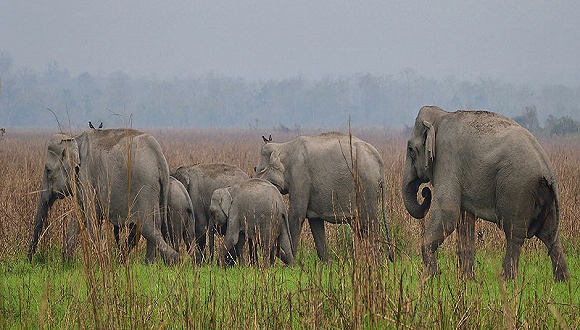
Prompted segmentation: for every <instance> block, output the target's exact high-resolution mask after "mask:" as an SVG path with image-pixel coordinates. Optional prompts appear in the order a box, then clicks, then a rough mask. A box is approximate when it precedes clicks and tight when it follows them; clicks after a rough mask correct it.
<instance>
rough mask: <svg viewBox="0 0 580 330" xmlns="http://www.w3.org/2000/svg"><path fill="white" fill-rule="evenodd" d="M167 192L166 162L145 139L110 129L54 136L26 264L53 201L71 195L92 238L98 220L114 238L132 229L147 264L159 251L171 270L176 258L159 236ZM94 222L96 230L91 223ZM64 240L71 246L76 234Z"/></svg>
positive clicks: (129, 131)
mask: <svg viewBox="0 0 580 330" xmlns="http://www.w3.org/2000/svg"><path fill="white" fill-rule="evenodd" d="M128 182H130V184H128ZM168 188H169V169H168V167H167V162H166V160H165V157H164V156H163V153H162V151H161V147H160V146H159V143H158V142H157V140H155V138H153V137H152V136H150V135H149V134H145V133H142V132H139V131H136V130H132V129H110V130H87V131H84V132H82V133H81V134H79V135H77V136H74V137H71V136H68V135H64V134H56V135H54V136H53V138H52V139H51V140H50V142H49V144H48V152H47V156H46V162H45V168H44V174H43V179H42V184H41V187H40V193H39V196H38V206H37V211H36V217H35V220H34V232H33V236H32V241H31V242H30V246H29V248H28V259H29V260H32V256H33V254H34V252H35V251H36V246H37V244H38V239H39V236H40V233H41V231H42V228H43V225H44V222H45V220H46V217H47V214H48V210H49V209H50V207H51V206H52V204H53V203H54V201H55V200H56V199H59V198H64V197H65V196H68V195H71V194H73V196H76V198H77V201H78V203H79V205H80V206H81V208H82V209H83V211H84V212H87V213H88V214H87V216H86V217H85V219H83V221H85V223H86V225H87V228H88V229H89V231H90V234H91V236H92V237H95V234H96V233H95V232H94V231H93V227H96V228H98V227H99V226H100V222H101V220H103V219H108V220H109V221H110V222H111V223H112V224H113V225H114V226H115V227H117V228H116V230H115V231H116V232H117V233H118V227H125V226H127V227H133V228H135V229H134V230H135V231H136V234H134V235H133V236H134V237H135V236H136V237H139V235H140V234H142V235H143V236H144V237H145V238H146V239H147V254H146V261H147V262H153V261H154V260H155V255H156V249H159V251H160V253H161V256H162V257H163V260H164V261H165V263H167V264H170V265H171V264H175V263H176V262H177V259H178V253H177V252H176V251H175V250H174V249H173V248H171V246H169V245H168V244H167V243H166V242H165V240H164V239H163V236H162V233H161V224H162V222H163V221H165V220H164V219H166V212H165V210H166V208H167V197H168V196H167V195H168V191H169V190H168ZM92 205H94V207H91V206H92ZM85 206H87V207H85ZM95 213H96V214H95ZM95 219H98V220H97V222H98V223H97V224H93V223H92V222H93V221H95ZM72 223H73V224H74V225H73V226H71V228H73V227H74V228H77V227H76V221H74V220H73V221H72ZM69 234H70V235H71V237H69V242H70V241H76V238H77V237H76V235H77V234H78V231H77V230H69ZM134 239H135V238H134ZM131 246H132V244H129V248H130V247H131ZM68 248H69V247H68V246H67V250H68Z"/></svg>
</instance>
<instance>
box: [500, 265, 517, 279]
mask: <svg viewBox="0 0 580 330" xmlns="http://www.w3.org/2000/svg"><path fill="white" fill-rule="evenodd" d="M517 275H518V273H517V271H516V270H515V269H513V268H512V267H504V269H503V270H502V271H501V277H502V278H503V279H504V280H506V281H513V280H515V279H516V277H517Z"/></svg>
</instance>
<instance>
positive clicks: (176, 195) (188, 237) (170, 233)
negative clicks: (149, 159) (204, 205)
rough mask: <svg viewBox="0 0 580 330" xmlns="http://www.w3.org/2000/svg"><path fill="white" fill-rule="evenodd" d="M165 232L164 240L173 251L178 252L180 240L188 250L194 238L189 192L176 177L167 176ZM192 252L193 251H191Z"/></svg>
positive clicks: (193, 220)
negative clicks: (167, 192)
mask: <svg viewBox="0 0 580 330" xmlns="http://www.w3.org/2000/svg"><path fill="white" fill-rule="evenodd" d="M167 206H168V212H167V228H166V229H167V234H166V236H165V237H166V241H167V243H169V244H170V245H171V246H172V247H173V249H175V251H177V252H179V244H180V242H181V240H183V242H184V243H185V246H186V247H187V251H188V252H190V248H191V243H192V242H193V240H194V236H193V235H194V226H195V217H194V215H193V204H192V203H191V199H190V198H189V193H188V192H187V189H185V187H184V186H183V184H182V183H181V182H180V181H179V180H177V179H176V178H174V177H172V176H170V177H169V199H168V202H167ZM191 252H193V251H191Z"/></svg>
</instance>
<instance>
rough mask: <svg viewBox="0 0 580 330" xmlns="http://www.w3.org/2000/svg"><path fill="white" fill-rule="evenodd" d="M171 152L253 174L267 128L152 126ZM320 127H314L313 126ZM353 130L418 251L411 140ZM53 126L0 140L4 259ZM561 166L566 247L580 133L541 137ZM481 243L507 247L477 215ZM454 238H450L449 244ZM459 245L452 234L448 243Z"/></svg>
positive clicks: (24, 239)
mask: <svg viewBox="0 0 580 330" xmlns="http://www.w3.org/2000/svg"><path fill="white" fill-rule="evenodd" d="M149 132H150V133H152V135H153V136H155V137H156V138H157V139H158V140H159V142H160V144H161V146H162V148H163V151H164V153H165V155H166V158H167V162H168V164H169V167H170V168H173V167H175V166H179V165H187V164H196V163H207V162H225V163H229V164H233V165H236V166H238V167H240V168H241V169H242V170H244V171H245V172H247V173H248V174H252V171H253V168H254V166H256V165H257V162H258V159H259V151H260V146H261V144H262V143H263V142H262V138H261V135H264V134H265V135H268V134H269V133H270V132H257V131H227V130H219V129H214V130H194V129H191V130H149ZM312 133H316V132H312ZM353 133H354V134H355V135H357V136H359V137H361V138H362V139H364V140H366V141H368V142H370V143H371V144H373V145H374V146H375V147H376V148H377V150H378V151H379V153H380V154H381V155H382V157H383V160H384V162H385V178H386V182H387V204H388V205H387V210H386V211H387V216H388V218H389V219H388V221H389V227H390V229H391V233H394V243H395V244H396V245H397V246H398V247H399V249H401V250H402V251H403V252H404V253H410V254H415V253H418V251H419V241H420V233H421V221H419V220H416V219H413V218H411V217H410V216H409V215H408V214H407V211H406V210H405V207H404V205H403V202H402V198H401V191H400V190H401V188H400V185H401V172H402V168H403V165H404V161H405V143H406V138H405V137H404V136H403V135H402V134H400V133H399V132H396V131H379V130H368V131H367V130H356V129H355V130H354V131H353ZM51 135H52V132H48V131H41V132H38V131H25V130H21V131H14V132H12V134H11V135H10V137H8V138H6V139H4V140H3V141H1V143H0V160H1V163H0V164H1V167H0V182H1V186H0V187H1V188H0V249H1V251H4V253H3V254H2V257H1V258H13V257H15V256H19V255H24V252H25V251H26V248H27V247H28V246H27V244H28V243H29V240H30V235H31V230H32V221H33V218H34V212H35V206H36V199H37V191H38V189H39V186H40V183H41V179H42V174H43V166H44V159H45V157H46V155H45V154H46V146H47V142H48V140H49V138H50V136H51ZM294 137H296V133H280V132H278V133H275V134H273V140H274V141H280V142H283V141H287V140H290V139H292V138H294ZM541 143H542V145H543V146H544V148H545V150H546V152H547V154H548V156H549V157H550V159H551V161H552V164H553V166H554V168H555V170H556V172H557V175H558V180H559V193H560V215H561V234H562V238H563V242H564V246H565V249H566V250H570V249H571V248H572V246H573V244H574V243H573V242H577V241H578V240H579V239H580V221H578V220H579V214H580V139H579V138H578V137H569V138H552V139H547V140H542V141H541ZM71 204H73V203H72V200H71V199H70V198H67V199H64V200H59V201H57V202H56V203H55V205H54V207H53V208H52V209H51V211H50V215H49V219H48V224H49V226H48V229H47V230H46V231H45V233H44V234H43V237H42V238H41V241H40V247H42V246H44V247H45V248H52V247H56V248H60V247H62V244H63V240H64V232H65V228H66V226H65V223H64V222H65V221H67V214H70V212H71V210H72V205H71ZM326 227H327V231H328V236H329V241H330V247H331V248H332V246H333V244H337V243H336V239H337V237H336V236H337V235H336V233H337V232H338V226H333V225H327V226H326ZM477 231H478V232H479V235H478V236H479V239H478V243H477V249H478V250H479V249H498V250H500V251H501V250H503V244H498V242H502V240H503V238H502V233H501V231H499V230H498V229H497V228H496V227H495V225H493V224H491V223H488V222H483V221H478V223H477ZM302 242H303V245H304V244H305V245H306V246H309V245H311V244H312V242H310V233H309V231H308V229H305V230H304V231H303V238H302ZM449 242H451V243H449ZM526 242H527V243H526V246H533V247H534V248H537V249H543V248H544V247H543V245H541V244H538V242H539V241H538V240H535V239H533V240H527V241H526ZM450 244H454V240H447V241H446V243H445V244H444V246H443V248H444V249H445V248H447V246H449V245H450Z"/></svg>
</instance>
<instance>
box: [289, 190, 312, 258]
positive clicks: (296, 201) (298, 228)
mask: <svg viewBox="0 0 580 330" xmlns="http://www.w3.org/2000/svg"><path fill="white" fill-rule="evenodd" d="M307 205H308V196H299V197H296V196H295V195H292V194H291V195H290V207H289V209H288V227H289V228H290V242H291V243H292V255H294V256H296V255H298V245H299V243H300V234H301V233H302V226H303V225H304V220H305V218H306V211H307V209H306V207H307Z"/></svg>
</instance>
